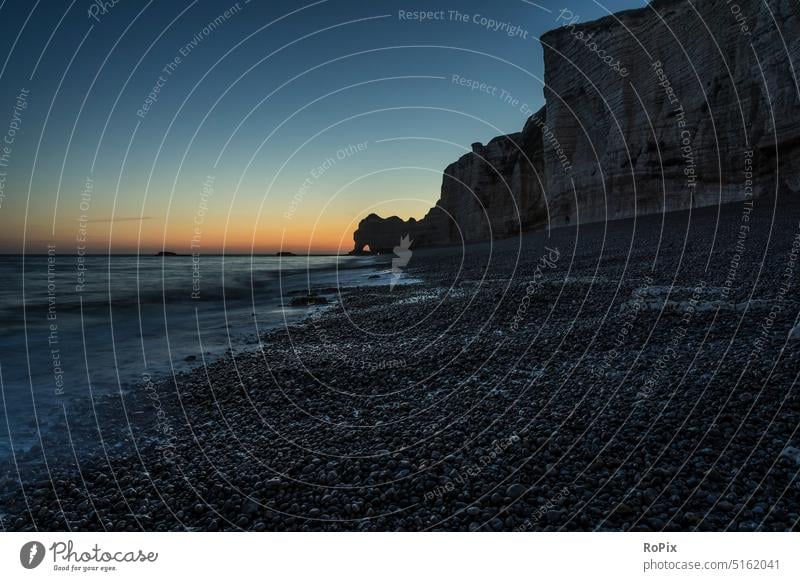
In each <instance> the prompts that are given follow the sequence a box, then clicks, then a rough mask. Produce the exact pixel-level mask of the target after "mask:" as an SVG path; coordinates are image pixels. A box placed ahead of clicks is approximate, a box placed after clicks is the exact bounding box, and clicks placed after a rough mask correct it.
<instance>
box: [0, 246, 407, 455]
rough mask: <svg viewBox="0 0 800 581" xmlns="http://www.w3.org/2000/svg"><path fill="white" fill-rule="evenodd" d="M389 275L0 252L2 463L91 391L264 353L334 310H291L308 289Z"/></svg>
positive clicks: (377, 267)
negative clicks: (269, 340) (313, 317)
mask: <svg viewBox="0 0 800 581" xmlns="http://www.w3.org/2000/svg"><path fill="white" fill-rule="evenodd" d="M390 276H391V272H390V271H389V270H387V269H386V263H385V261H384V262H381V259H380V258H379V257H372V256H207V255H203V256H200V257H197V256H135V255H134V256H128V255H125V256H123V255H111V256H100V255H98V256H82V257H78V256H66V255H55V254H52V255H35V256H33V255H26V256H0V281H2V285H1V286H0V459H3V458H5V459H6V460H7V459H8V457H9V456H10V455H11V452H12V450H13V451H14V452H24V451H25V450H27V449H30V447H31V446H33V445H34V444H35V443H36V442H37V441H39V439H40V438H39V437H40V433H41V432H43V431H46V430H47V429H48V426H49V425H50V423H51V421H52V420H53V419H55V418H56V417H57V416H58V414H63V413H64V410H67V409H70V408H72V409H84V410H85V409H87V407H88V406H86V405H85V404H86V402H87V401H88V400H89V398H96V397H98V396H102V395H104V394H110V393H118V392H120V391H122V392H124V391H125V390H127V389H130V388H132V387H133V386H135V385H137V384H140V383H141V382H142V381H143V378H152V379H153V380H156V379H158V378H163V377H167V376H170V375H171V374H174V373H180V372H182V371H187V370H189V369H190V368H192V367H196V366H198V365H200V364H202V362H203V361H205V362H209V361H212V360H213V359H215V358H217V357H220V356H222V355H224V354H225V353H226V352H227V351H229V350H230V351H232V352H234V353H236V352H240V351H242V350H247V349H256V348H257V346H258V337H259V336H260V335H262V334H263V333H264V332H265V331H268V330H270V329H273V328H275V327H278V326H281V325H285V324H290V323H293V322H298V321H299V320H301V319H302V318H304V317H306V316H308V315H309V314H310V311H311V310H313V309H315V308H316V309H319V308H323V309H324V308H326V307H324V306H323V307H296V306H294V307H293V306H290V303H291V300H292V298H294V297H296V296H297V295H298V294H302V293H303V292H307V291H308V290H309V289H317V288H327V289H334V288H344V287H354V286H371V285H380V284H387V281H388V279H389V277H390ZM328 297H329V298H330V299H331V300H335V297H336V295H335V292H334V293H333V294H329V295H328Z"/></svg>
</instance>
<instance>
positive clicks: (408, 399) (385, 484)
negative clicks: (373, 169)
mask: <svg viewBox="0 0 800 581" xmlns="http://www.w3.org/2000/svg"><path fill="white" fill-rule="evenodd" d="M780 203H781V205H782V206H781V211H780V212H776V216H775V222H776V223H775V224H773V223H772V208H771V207H770V201H769V200H767V201H766V202H764V203H762V201H759V202H758V203H757V204H756V206H757V208H756V212H755V214H754V217H753V221H752V229H751V233H750V238H749V239H748V250H749V253H748V254H747V255H746V256H743V257H741V260H742V262H743V264H742V265H741V266H740V267H739V269H738V270H737V276H736V281H737V282H736V284H735V285H734V286H733V288H732V289H731V291H730V292H729V293H728V295H729V296H727V297H723V296H721V295H720V292H719V290H718V289H720V288H722V285H723V284H724V281H725V279H726V276H727V275H728V270H729V265H730V262H731V260H732V258H733V256H734V255H733V252H734V251H735V243H736V234H737V231H738V223H739V220H740V215H741V205H740V204H732V205H726V206H724V207H721V208H710V209H702V210H693V211H685V212H679V213H674V214H669V215H663V216H653V217H643V218H639V219H637V221H633V220H627V221H621V222H615V223H613V224H611V223H609V224H589V225H585V226H581V227H579V232H580V236H579V237H578V236H576V234H577V232H578V230H576V227H572V228H559V229H558V231H556V230H553V231H551V232H550V233H547V232H541V231H540V232H535V233H530V234H526V235H525V236H523V237H522V238H520V239H506V240H500V241H493V242H490V243H485V244H478V245H471V246H469V247H465V248H464V249H461V248H452V247H450V248H438V249H424V250H420V251H418V252H415V254H414V257H413V258H412V261H411V262H410V264H409V266H408V275H409V276H413V277H414V278H416V279H419V280H420V282H419V284H415V285H407V286H403V285H399V286H396V287H394V289H391V290H389V288H388V287H386V286H373V287H357V288H351V289H350V290H348V291H347V292H345V293H343V294H342V296H341V302H337V303H335V304H333V305H331V306H330V307H326V309H325V311H324V313H323V314H322V315H320V316H318V317H314V316H313V315H312V316H310V317H309V318H306V319H304V320H303V321H302V322H301V323H298V324H293V325H289V326H288V327H287V328H279V329H273V330H272V331H270V332H269V333H267V334H265V335H264V336H263V337H262V344H263V345H264V350H263V353H262V352H261V351H258V350H256V351H255V352H248V353H240V354H236V355H234V356H233V357H227V356H226V357H223V358H221V359H220V360H217V361H214V362H211V363H209V364H208V365H207V366H200V367H198V368H197V369H195V370H194V371H192V372H190V373H186V374H179V375H177V376H176V377H175V378H167V379H166V380H165V381H164V382H162V383H155V384H154V389H155V391H156V392H158V397H159V409H161V410H163V414H162V416H161V417H159V416H157V415H155V414H157V413H158V412H155V411H153V410H154V406H153V398H152V397H150V398H149V399H148V398H147V397H146V396H145V395H144V394H141V393H138V394H136V396H138V397H132V398H131V401H130V402H126V405H127V406H129V409H130V410H131V414H130V417H133V418H134V419H135V420H136V421H135V428H134V429H133V433H134V438H133V440H132V441H131V440H130V439H129V440H128V441H123V445H122V446H121V447H120V448H119V449H117V450H115V451H114V454H113V455H112V456H111V457H110V460H109V462H107V463H106V462H105V459H104V457H102V456H101V455H98V458H100V459H101V460H102V461H101V462H100V463H98V464H94V465H91V466H88V467H82V474H81V476H82V479H77V480H76V478H75V474H74V472H73V473H70V472H69V471H65V472H64V473H58V474H55V475H54V481H55V484H54V485H51V484H50V482H49V481H38V482H36V483H34V484H31V483H28V486H30V489H35V490H42V491H43V492H41V493H38V492H37V495H36V496H35V497H33V498H32V501H33V502H34V506H33V507H32V510H31V513H32V515H33V517H31V515H29V514H28V513H27V509H26V508H25V504H24V502H23V499H22V498H21V497H20V495H16V496H15V497H11V498H9V497H6V498H7V499H8V501H7V502H5V503H4V505H5V507H6V510H7V511H8V512H9V513H10V514H11V515H13V516H11V517H8V516H6V517H4V519H3V523H4V526H5V527H6V528H8V529H11V530H30V529H31V528H32V527H33V522H36V526H37V527H38V528H44V529H46V530H62V529H63V528H65V521H64V516H63V515H62V514H61V513H60V512H59V509H58V505H57V504H56V503H55V502H54V497H55V495H54V494H53V491H54V489H55V491H57V493H58V498H60V499H61V500H62V502H64V505H65V506H69V507H70V508H69V509H65V513H66V518H67V522H69V523H70V524H69V526H70V528H72V529H73V530H102V529H104V528H105V529H107V530H142V529H143V530H184V529H189V530H238V529H247V530H640V531H647V530H722V529H725V528H727V529H729V530H755V529H756V528H760V529H763V530H791V529H797V528H798V514H797V509H796V507H797V506H798V505H800V504H799V503H800V497H798V494H800V493H798V492H797V491H796V490H795V488H796V487H794V488H792V487H791V486H790V484H791V482H792V481H793V474H794V473H795V472H796V470H797V468H796V466H795V465H794V463H793V461H791V460H790V459H788V458H783V457H782V456H781V452H782V449H783V447H785V446H788V445H790V444H791V443H792V442H791V438H792V434H793V432H792V428H793V427H796V425H797V421H798V418H800V404H798V401H797V397H796V395H793V394H792V391H791V389H792V388H791V385H792V381H790V376H791V374H793V373H795V371H794V370H793V368H794V363H793V361H791V357H783V358H780V357H778V358H777V359H776V360H770V359H767V358H764V359H763V360H762V359H758V360H757V363H758V365H754V369H752V370H750V375H748V376H747V382H748V383H747V384H746V385H743V384H741V383H740V382H739V379H738V378H737V375H738V374H739V371H740V370H739V369H738V366H740V364H741V362H742V361H745V360H747V354H748V353H750V352H751V351H752V349H753V347H752V345H753V344H754V343H753V341H755V340H756V339H758V338H759V337H760V334H759V333H760V330H759V329H760V327H759V325H760V323H761V322H762V320H763V319H764V318H765V317H767V316H769V314H770V313H771V309H772V307H773V303H772V302H771V300H770V299H769V297H771V296H773V295H774V293H775V292H776V288H777V287H776V285H775V284H774V283H772V282H771V280H770V279H769V278H761V279H756V277H757V276H758V275H759V271H758V269H756V268H754V267H753V266H754V264H755V263H750V262H748V261H753V260H754V259H761V252H760V251H759V249H763V248H766V245H767V243H769V244H770V249H771V252H770V254H769V256H768V257H767V260H769V261H770V262H769V264H766V265H765V266H764V267H765V269H766V270H767V272H773V271H774V272H779V271H782V270H783V269H782V268H781V262H782V260H786V257H787V253H788V252H789V251H790V249H791V242H792V240H793V239H794V237H795V235H796V234H797V229H798V224H799V222H800V204H798V203H797V202H785V201H783V200H781V201H780ZM717 212H719V213H720V215H721V216H722V220H721V222H720V223H719V224H717V223H716V216H717ZM662 224H663V225H664V228H663V230H664V237H663V238H662V237H660V232H661V225H662ZM715 232H716V234H715ZM576 238H578V243H577V244H576V243H575V239H576ZM768 241H769V242H768ZM601 248H602V249H603V252H602V253H600V249H601ZM712 248H713V255H712V254H709V255H708V256H706V254H705V253H708V252H711V251H712ZM546 249H550V250H549V251H548V250H546ZM554 249H558V253H557V256H556V254H553V253H552V251H553V250H554ZM462 250H463V252H465V253H466V255H465V256H462ZM709 260H711V263H712V264H713V268H712V270H711V271H705V270H704V268H703V266H704V264H706V263H707V262H708V261H709ZM762 276H764V275H763V274H762ZM795 277H796V278H800V277H797V275H795ZM756 280H758V284H755V283H756ZM773 287H775V288H773ZM697 289H701V290H700V291H698V290H697ZM753 293H755V294H754V296H753V297H751V298H750V300H749V302H748V301H747V300H746V299H747V297H748V296H749V295H750V294H753ZM742 304H744V305H747V310H742V309H741V308H740V307H739V306H738V305H742ZM523 305H524V306H523ZM797 307H798V305H797V304H796V301H794V299H793V298H791V297H790V298H789V303H787V304H786V305H785V306H784V310H783V312H782V314H780V316H776V317H775V320H774V322H773V326H772V327H771V329H772V331H771V333H770V334H769V335H768V336H767V337H766V339H764V341H766V346H767V347H769V349H768V350H767V351H766V352H767V353H769V354H775V353H779V349H778V347H779V346H780V345H781V344H782V343H783V342H784V341H785V339H784V338H785V337H786V334H787V333H789V331H790V330H791V328H792V327H791V325H792V322H793V317H794V314H796V310H797ZM689 313H690V314H691V315H690V316H689ZM634 321H635V323H636V324H635V325H634V324H633V322H634ZM514 323H516V325H514ZM515 327H516V328H515ZM623 329H627V331H626V332H625V333H623V332H622V330H623ZM728 342H731V345H733V347H728V349H727V350H726V344H727V343H728ZM731 349H732V351H731ZM726 354H727V355H726ZM725 357H734V361H735V362H737V363H736V365H732V364H728V365H726V366H721V363H722V361H723V360H724V359H725ZM765 357H766V356H765ZM665 358H668V363H669V365H667V366H666V367H663V366H662V365H660V363H659V362H660V361H664V360H665ZM390 361H402V362H403V364H402V365H388V362H390ZM382 362H383V363H387V364H385V365H381V363H382ZM767 379H769V381H765V380H767ZM176 386H177V389H176ZM645 387H646V388H647V389H644V388H645ZM152 391H153V390H151V392H152ZM111 397H112V398H117V397H118V396H111ZM756 404H757V405H756ZM148 406H149V407H148ZM110 407H113V406H110ZM103 413H108V414H109V415H112V414H113V413H114V410H111V409H109V410H106V411H102V410H101V415H102V414H103ZM108 422H109V420H108V419H104V418H102V417H101V422H100V425H104V426H107V425H114V424H113V422H111V423H108ZM154 426H157V427H158V430H159V432H157V433H154V432H155V430H156V428H155V427H154ZM165 426H169V427H165ZM137 430H139V431H138V432H137ZM734 432H735V434H736V435H735V437H734ZM765 434H766V435H767V436H764V435H765ZM137 438H138V441H137ZM778 442H780V443H781V445H779V444H778ZM140 444H141V446H142V456H141V460H140V459H139V455H138V452H137V446H139V445H140ZM165 450H169V451H170V452H171V453H170V454H165ZM733 469H736V470H738V471H739V473H742V474H754V475H756V476H754V477H750V476H748V477H746V478H742V479H741V480H738V479H733V480H731V479H730V478H729V477H728V476H726V474H728V471H729V470H733ZM720 479H721V480H720ZM719 481H722V482H726V483H727V484H728V486H727V487H726V488H724V489H721V487H720V486H719V485H717V484H715V483H716V482H719ZM82 482H86V486H85V488H86V490H84V489H83V488H84V487H83V484H82ZM7 484H8V483H7ZM720 490H723V492H722V493H720ZM778 491H783V492H781V494H780V495H777V492H778ZM776 495H777V496H776ZM64 499H66V500H64ZM742 499H745V500H742ZM29 500H31V499H30V498H29ZM81 507H83V508H81ZM765 507H769V508H767V509H765ZM98 514H99V516H98Z"/></svg>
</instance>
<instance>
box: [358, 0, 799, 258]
mask: <svg viewBox="0 0 800 581" xmlns="http://www.w3.org/2000/svg"><path fill="white" fill-rule="evenodd" d="M561 22H562V24H563V26H561V27H559V28H557V29H555V30H552V31H550V32H548V33H546V34H544V35H543V36H542V38H541V43H542V46H543V49H544V69H545V83H546V88H545V90H544V95H545V103H546V104H545V106H544V108H543V109H542V110H541V111H539V112H537V113H536V114H535V115H533V116H532V117H531V118H529V119H528V121H527V123H526V125H525V127H524V129H523V130H522V132H520V133H515V134H511V135H504V136H500V137H497V138H495V139H493V140H492V141H490V142H489V143H488V144H486V145H485V146H484V145H481V144H479V143H478V144H474V145H473V151H472V152H471V153H468V154H467V155H464V156H462V157H461V158H460V159H459V160H458V161H457V162H455V163H454V164H451V165H450V166H448V167H447V169H445V171H444V177H443V181H442V188H441V197H440V200H439V201H438V202H437V204H436V206H435V207H434V208H433V209H431V211H430V212H429V213H428V214H427V215H426V216H425V217H424V218H423V219H421V220H419V221H408V222H403V221H402V220H400V219H399V218H394V219H389V220H391V227H390V228H382V226H383V224H384V221H383V219H381V218H379V217H377V216H374V215H372V216H370V217H369V218H367V219H366V220H364V221H362V222H361V224H360V225H359V229H358V230H357V231H356V233H355V235H354V239H355V243H356V244H355V249H354V250H355V251H356V252H358V251H360V250H362V249H363V248H364V247H365V246H367V245H368V246H370V248H373V247H374V246H375V245H374V244H373V243H378V244H377V246H381V247H383V246H384V245H385V243H384V242H380V241H379V240H373V239H372V238H371V234H370V232H379V231H380V232H381V233H387V232H388V233H391V236H395V238H394V242H393V243H392V246H393V245H394V244H396V243H397V240H399V237H400V236H401V235H404V234H410V235H411V237H412V238H413V239H414V242H415V245H418V246H419V245H430V244H453V243H460V242H462V241H464V242H468V241H474V240H484V239H489V238H491V237H505V236H511V235H514V234H516V233H518V232H520V231H524V230H527V229H532V228H537V227H542V226H545V225H547V224H548V223H549V224H550V225H564V224H574V223H577V222H590V221H599V220H608V219H616V218H624V217H629V216H632V215H636V214H645V213H654V212H662V211H672V210H680V209H685V208H689V207H698V206H707V205H712V204H719V203H726V202H732V201H737V200H741V199H744V198H745V197H746V196H750V195H754V196H758V195H761V194H764V193H771V192H775V191H778V190H782V191H786V190H789V191H800V85H799V84H798V69H800V4H798V2H797V0H737V3H736V4H734V3H729V2H726V1H725V0H704V1H703V2H693V3H691V4H690V3H689V2H687V1H686V0H656V1H654V2H651V3H650V4H649V5H647V6H645V7H644V8H640V9H636V10H629V11H626V12H621V13H618V14H614V15H611V16H608V17H606V18H602V19H600V20H597V21H593V22H588V23H582V22H581V21H580V18H579V17H577V16H575V15H574V14H572V13H569V11H565V12H564V13H562V18H561ZM386 224H388V222H386ZM379 242H380V243H379Z"/></svg>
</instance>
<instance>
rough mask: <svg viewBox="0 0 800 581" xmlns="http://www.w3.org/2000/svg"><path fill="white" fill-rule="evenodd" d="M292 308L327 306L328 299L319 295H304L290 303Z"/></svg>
mask: <svg viewBox="0 0 800 581" xmlns="http://www.w3.org/2000/svg"><path fill="white" fill-rule="evenodd" d="M290 304H291V306H293V307H308V306H312V305H327V304H328V299H327V298H325V297H323V296H320V295H306V296H302V297H295V298H293V299H292V302H291V303H290Z"/></svg>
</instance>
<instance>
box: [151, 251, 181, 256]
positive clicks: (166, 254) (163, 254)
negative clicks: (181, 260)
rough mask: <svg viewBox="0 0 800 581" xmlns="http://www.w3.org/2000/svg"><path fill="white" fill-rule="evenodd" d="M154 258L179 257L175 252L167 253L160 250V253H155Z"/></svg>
mask: <svg viewBox="0 0 800 581" xmlns="http://www.w3.org/2000/svg"><path fill="white" fill-rule="evenodd" d="M156 256H180V254H178V253H177V252H169V251H167V250H162V251H161V252H157V253H156Z"/></svg>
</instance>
